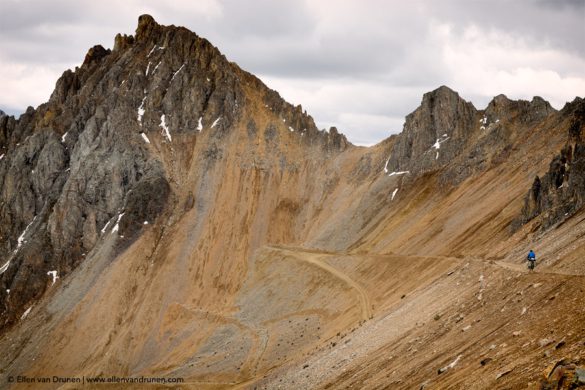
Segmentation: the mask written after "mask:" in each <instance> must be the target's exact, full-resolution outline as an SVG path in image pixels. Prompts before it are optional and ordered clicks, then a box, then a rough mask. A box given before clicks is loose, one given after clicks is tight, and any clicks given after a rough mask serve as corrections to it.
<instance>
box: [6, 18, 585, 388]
mask: <svg viewBox="0 0 585 390" xmlns="http://www.w3.org/2000/svg"><path fill="white" fill-rule="evenodd" d="M584 125H585V101H584V100H583V99H582V98H580V97H576V98H575V100H573V101H572V102H569V103H567V104H566V105H565V106H564V107H563V108H562V109H561V110H560V111H557V110H555V109H554V108H552V107H551V106H550V104H548V103H547V102H546V101H544V100H543V99H542V98H540V97H534V98H533V99H532V100H531V101H522V100H520V101H513V100H510V99H508V98H507V97H506V96H504V95H499V96H496V97H495V98H494V99H493V100H492V101H491V102H490V103H489V104H488V106H487V107H486V108H485V109H477V108H476V107H474V106H473V104H471V103H470V102H467V101H465V100H464V99H463V98H462V97H460V96H459V94H458V93H457V92H455V91H453V90H451V89H449V88H448V87H446V86H441V87H439V88H438V89H436V90H434V91H431V92H429V93H427V94H425V95H424V96H423V98H422V102H421V105H420V106H419V107H418V108H416V109H415V110H414V111H413V112H412V113H411V114H410V115H408V116H407V117H406V119H405V123H404V129H403V131H402V132H401V133H400V134H398V135H393V136H391V137H389V138H388V139H386V140H384V141H382V142H380V143H379V144H378V145H375V146H372V147H369V148H365V147H356V146H354V145H352V144H351V143H349V142H348V141H347V139H346V138H345V136H343V135H342V134H341V133H339V132H338V130H337V129H336V128H333V127H332V128H330V129H329V130H320V129H318V128H317V127H316V126H315V123H314V121H313V119H312V118H311V116H309V115H308V114H307V113H306V112H305V111H304V110H303V109H302V107H301V106H293V105H291V104H289V103H287V102H286V101H284V100H283V99H282V98H281V97H280V96H279V94H278V93H277V92H275V91H273V90H271V89H269V88H268V87H266V86H265V85H264V84H263V83H262V82H261V81H260V80H259V79H258V78H256V77H255V76H253V75H251V74H250V73H247V72H246V71H244V70H242V69H240V68H239V67H238V65H237V64H235V63H233V62H230V61H228V60H227V59H226V58H225V56H223V55H222V54H221V53H220V51H219V50H218V49H217V48H215V47H214V46H213V45H212V44H211V43H209V42H208V41H207V40H205V39H203V38H201V37H199V36H197V35H196V34H195V33H193V32H191V31H189V30H187V29H185V28H183V27H175V26H162V25H159V24H158V23H157V22H156V21H155V20H154V19H153V18H152V17H151V16H148V15H143V16H141V17H140V18H139V21H138V27H137V29H136V34H135V35H133V36H127V35H120V34H119V35H117V36H116V37H115V40H114V47H113V49H112V50H110V49H105V48H104V47H103V46H101V45H97V46H94V47H93V48H91V49H89V51H88V52H87V54H86V56H85V58H84V59H83V62H82V64H81V65H80V66H79V67H77V68H75V70H74V71H71V70H67V71H65V72H64V73H63V75H62V76H61V78H60V79H59V80H58V81H57V84H56V86H55V90H54V92H53V93H52V95H51V97H50V99H49V101H48V102H47V103H45V104H42V105H41V106H39V107H37V108H36V109H35V108H32V107H29V108H28V109H27V111H26V112H25V113H24V114H22V115H21V116H20V117H19V118H18V119H16V118H14V117H12V116H7V115H6V114H5V113H4V112H2V111H0V182H1V183H2V187H1V191H0V221H1V222H0V315H1V317H0V348H1V350H2V351H3V353H2V356H1V357H0V362H1V364H0V382H1V383H2V387H3V386H9V387H10V386H13V387H14V388H31V389H33V388H37V387H35V386H38V383H37V382H35V381H36V380H37V379H38V378H44V377H57V378H62V379H63V380H59V381H56V382H55V381H53V382H52V383H50V384H47V385H46V386H45V387H46V388H71V387H67V386H70V385H71V384H70V382H71V381H73V380H74V379H75V378H90V379H91V378H94V379H95V378H111V377H117V378H118V379H119V378H140V377H149V378H159V379H160V378H166V379H165V380H166V381H167V382H166V383H167V385H168V384H169V383H172V384H173V385H172V386H174V388H177V387H178V388H189V389H190V388H202V389H218V388H258V389H261V388H266V389H272V388H290V389H297V388H350V387H353V388H364V389H365V388H397V389H402V388H404V389H412V388H421V389H422V388H482V389H483V388H485V389H493V388H525V387H527V386H528V387H531V388H543V389H544V388H546V389H549V388H551V389H552V388H555V389H556V388H563V389H564V388H567V389H568V388H576V387H578V386H580V385H582V382H580V381H581V380H582V377H583V375H582V372H583V371H584V370H585V368H584V364H585V354H584V353H583V351H584V350H585V349H584V343H585V320H584V319H585V301H584V298H583V297H584V296H585V295H584V291H583V289H584V286H585V239H584V237H585V209H584V199H585V144H584V142H585V139H584V135H583V127H584ZM530 249H533V250H534V251H535V252H536V253H537V267H536V269H535V270H534V271H529V270H528V269H527V268H526V264H525V259H526V254H527V253H528V251H529V250H530ZM18 377H21V378H28V379H29V380H23V381H21V382H18V381H17V382H12V381H9V379H10V378H12V379H14V378H18ZM67 378H69V379H71V381H69V382H67V380H66V379H67ZM72 378H73V379H72ZM117 383H121V382H117ZM158 383H159V384H160V382H158ZM92 386H94V385H92V384H91V383H87V387H88V388H92ZM95 386H96V387H97V386H98V385H95ZM120 386H122V385H120ZM132 386H135V387H137V388H141V387H142V386H143V385H140V384H138V383H134V382H130V383H125V384H124V387H120V388H128V387H132Z"/></svg>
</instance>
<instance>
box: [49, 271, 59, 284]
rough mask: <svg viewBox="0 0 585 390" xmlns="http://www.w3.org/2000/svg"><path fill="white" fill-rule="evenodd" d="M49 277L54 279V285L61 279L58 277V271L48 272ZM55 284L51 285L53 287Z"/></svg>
mask: <svg viewBox="0 0 585 390" xmlns="http://www.w3.org/2000/svg"><path fill="white" fill-rule="evenodd" d="M47 275H49V276H52V277H53V284H55V282H56V281H57V279H59V276H57V271H49V272H47ZM53 284H51V286H52V285H53Z"/></svg>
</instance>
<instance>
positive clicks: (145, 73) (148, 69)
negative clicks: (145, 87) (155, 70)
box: [144, 61, 150, 76]
mask: <svg viewBox="0 0 585 390" xmlns="http://www.w3.org/2000/svg"><path fill="white" fill-rule="evenodd" d="M148 72H150V61H148V65H147V66H146V72H144V75H146V76H148Z"/></svg>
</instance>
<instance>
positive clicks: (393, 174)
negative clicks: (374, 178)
mask: <svg viewBox="0 0 585 390" xmlns="http://www.w3.org/2000/svg"><path fill="white" fill-rule="evenodd" d="M407 173H410V171H400V172H398V171H394V172H390V173H389V174H388V176H396V175H406V174H407Z"/></svg>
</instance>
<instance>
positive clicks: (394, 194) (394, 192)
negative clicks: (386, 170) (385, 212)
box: [390, 188, 398, 200]
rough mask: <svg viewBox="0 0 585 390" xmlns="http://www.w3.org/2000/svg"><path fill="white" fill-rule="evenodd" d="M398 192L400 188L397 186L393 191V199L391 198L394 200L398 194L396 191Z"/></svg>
mask: <svg viewBox="0 0 585 390" xmlns="http://www.w3.org/2000/svg"><path fill="white" fill-rule="evenodd" d="M397 192H398V188H396V189H395V190H394V191H393V192H392V199H390V200H394V197H395V196H396V193H397Z"/></svg>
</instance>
